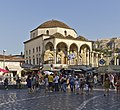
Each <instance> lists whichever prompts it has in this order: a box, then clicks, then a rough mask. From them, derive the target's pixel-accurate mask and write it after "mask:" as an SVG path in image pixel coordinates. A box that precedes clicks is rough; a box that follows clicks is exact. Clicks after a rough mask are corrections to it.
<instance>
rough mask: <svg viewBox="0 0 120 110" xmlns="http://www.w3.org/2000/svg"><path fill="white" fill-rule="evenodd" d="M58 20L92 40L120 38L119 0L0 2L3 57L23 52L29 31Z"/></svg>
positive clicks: (0, 41)
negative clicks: (47, 22)
mask: <svg viewBox="0 0 120 110" xmlns="http://www.w3.org/2000/svg"><path fill="white" fill-rule="evenodd" d="M52 19H54V20H59V21H61V22H64V23H65V24H67V25H68V26H70V27H71V28H73V29H75V30H76V32H77V34H78V36H79V35H80V36H84V37H85V38H87V39H89V40H93V41H95V40H97V39H103V38H113V37H119V36H120V0H0V54H3V50H6V52H5V54H6V55H10V54H11V55H16V54H20V53H21V52H23V53H24V43H23V42H25V41H27V40H29V39H30V31H31V30H33V29H35V28H36V27H38V26H39V25H40V24H42V23H44V22H46V21H49V20H52Z"/></svg>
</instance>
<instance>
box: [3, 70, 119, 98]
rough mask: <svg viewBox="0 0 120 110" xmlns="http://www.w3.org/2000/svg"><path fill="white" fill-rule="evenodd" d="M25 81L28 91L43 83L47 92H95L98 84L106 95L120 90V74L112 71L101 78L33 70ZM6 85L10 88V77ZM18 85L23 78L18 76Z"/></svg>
mask: <svg viewBox="0 0 120 110" xmlns="http://www.w3.org/2000/svg"><path fill="white" fill-rule="evenodd" d="M38 73H39V74H38ZM25 81H26V85H27V87H28V93H33V92H36V91H38V89H39V87H40V84H41V83H42V86H43V87H44V89H45V93H46V92H58V91H60V92H67V91H68V90H69V91H71V92H74V93H75V94H84V93H86V94H93V90H94V88H96V87H98V86H99V87H103V88H104V96H106V95H109V89H115V90H116V91H117V93H119V92H120V75H119V74H112V73H105V74H104V77H103V78H102V79H101V80H99V76H98V74H86V75H85V74H78V75H74V74H69V75H65V74H63V73H57V72H55V73H54V74H45V73H40V72H37V73H35V72H33V73H30V74H28V75H27V78H26V80H25ZM99 84H100V85H99ZM4 86H5V89H6V90H8V78H5V80H4ZM16 87H17V88H21V79H20V78H19V77H16Z"/></svg>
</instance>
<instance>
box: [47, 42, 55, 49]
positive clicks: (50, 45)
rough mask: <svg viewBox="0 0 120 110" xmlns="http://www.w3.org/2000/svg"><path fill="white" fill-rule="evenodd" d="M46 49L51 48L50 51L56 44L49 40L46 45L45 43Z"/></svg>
mask: <svg viewBox="0 0 120 110" xmlns="http://www.w3.org/2000/svg"><path fill="white" fill-rule="evenodd" d="M45 50H50V51H53V50H54V46H53V44H52V43H51V42H48V43H47V44H46V45H45Z"/></svg>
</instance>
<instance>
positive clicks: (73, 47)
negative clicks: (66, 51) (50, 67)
mask: <svg viewBox="0 0 120 110" xmlns="http://www.w3.org/2000/svg"><path fill="white" fill-rule="evenodd" d="M71 51H72V52H74V51H76V52H77V51H78V46H77V45H76V44H75V43H73V44H71V45H70V52H71Z"/></svg>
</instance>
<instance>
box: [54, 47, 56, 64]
mask: <svg viewBox="0 0 120 110" xmlns="http://www.w3.org/2000/svg"><path fill="white" fill-rule="evenodd" d="M54 64H56V49H54Z"/></svg>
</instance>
